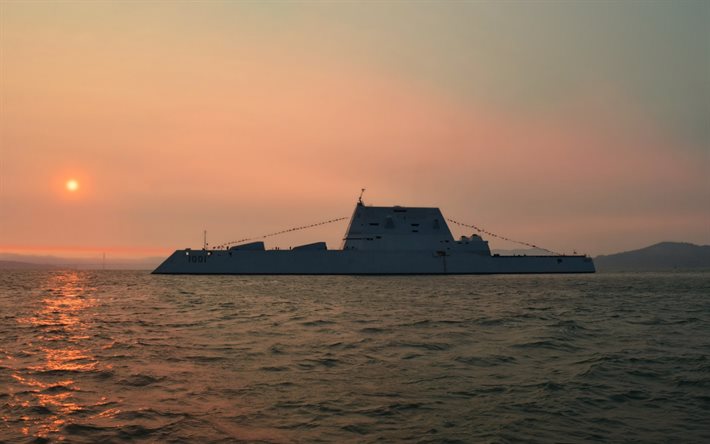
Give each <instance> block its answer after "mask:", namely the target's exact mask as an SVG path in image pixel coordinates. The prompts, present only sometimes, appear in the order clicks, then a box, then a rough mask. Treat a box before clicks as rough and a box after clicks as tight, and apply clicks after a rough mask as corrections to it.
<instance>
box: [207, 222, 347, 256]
mask: <svg viewBox="0 0 710 444" xmlns="http://www.w3.org/2000/svg"><path fill="white" fill-rule="evenodd" d="M345 219H348V217H338V218H336V219H330V220H325V221H323V222H318V223H315V224H310V225H302V226H300V227H293V228H289V229H287V230H281V231H277V232H275V233H269V234H265V235H263V236H256V237H247V238H244V239H239V240H235V241H230V242H225V243H223V244H221V245H218V246H217V247H216V248H217V249H221V248H227V247H229V246H231V245H234V244H241V243H244V242H249V241H255V240H258V239H264V238H267V237H273V236H278V235H280V234H286V233H292V232H294V231H301V230H307V229H309V228H314V227H319V226H321V225H327V224H332V223H334V222H340V221H341V220H345Z"/></svg>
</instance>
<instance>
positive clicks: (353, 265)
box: [153, 250, 595, 275]
mask: <svg viewBox="0 0 710 444" xmlns="http://www.w3.org/2000/svg"><path fill="white" fill-rule="evenodd" d="M594 271H595V270H594V263H593V262H592V259H591V258H589V257H586V256H496V255H492V256H482V255H477V254H474V253H458V254H457V253H452V254H450V255H439V254H437V253H431V252H406V253H405V252H392V251H384V252H373V251H358V250H350V251H348V250H330V251H328V250H326V251H307V250H306V251H298V250H266V251H225V250H217V251H214V250H177V251H175V252H174V253H173V254H172V255H171V256H170V257H168V259H166V260H165V262H163V263H162V264H161V265H160V266H159V267H158V268H156V269H155V271H154V272H153V273H154V274H254V275H257V274H302V275H328V274H331V275H387V274H392V275H403V274H526V273H594Z"/></svg>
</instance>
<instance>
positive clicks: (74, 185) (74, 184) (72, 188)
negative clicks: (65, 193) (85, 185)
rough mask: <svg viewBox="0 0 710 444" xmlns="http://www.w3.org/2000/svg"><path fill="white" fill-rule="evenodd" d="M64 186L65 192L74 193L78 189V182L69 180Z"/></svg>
mask: <svg viewBox="0 0 710 444" xmlns="http://www.w3.org/2000/svg"><path fill="white" fill-rule="evenodd" d="M66 186H67V190H69V191H72V192H74V191H76V190H78V189H79V182H77V181H76V180H74V179H69V180H68V181H67V185H66Z"/></svg>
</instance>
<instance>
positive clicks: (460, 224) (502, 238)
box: [446, 219, 562, 256]
mask: <svg viewBox="0 0 710 444" xmlns="http://www.w3.org/2000/svg"><path fill="white" fill-rule="evenodd" d="M446 220H447V221H449V222H451V223H452V224H456V225H459V226H462V227H466V228H473V229H474V230H476V231H478V232H479V233H483V234H487V235H488V236H491V237H495V238H496V239H500V240H504V241H508V242H513V243H515V244H519V245H524V246H526V247H530V248H536V249H538V250H542V251H547V252H548V253H552V254H554V255H557V256H562V253H557V252H555V251H552V250H548V249H547V248H542V247H540V246H537V245H535V244H531V243H529V242H523V241H518V240H514V239H511V238H509V237H505V236H500V235H498V234H495V233H491V232H490V231H488V230H484V229H483V228H480V227H477V226H475V225H469V224H465V223H463V222H458V221H455V220H453V219H446Z"/></svg>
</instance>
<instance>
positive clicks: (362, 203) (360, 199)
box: [357, 188, 365, 205]
mask: <svg viewBox="0 0 710 444" xmlns="http://www.w3.org/2000/svg"><path fill="white" fill-rule="evenodd" d="M363 194H365V188H362V189H361V190H360V197H358V199H357V204H358V205H365V203H364V202H363V201H362V195H363Z"/></svg>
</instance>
